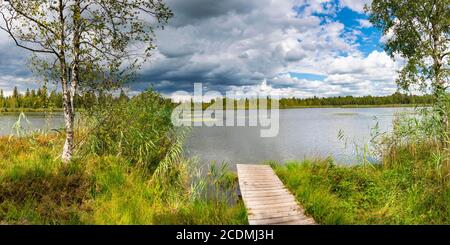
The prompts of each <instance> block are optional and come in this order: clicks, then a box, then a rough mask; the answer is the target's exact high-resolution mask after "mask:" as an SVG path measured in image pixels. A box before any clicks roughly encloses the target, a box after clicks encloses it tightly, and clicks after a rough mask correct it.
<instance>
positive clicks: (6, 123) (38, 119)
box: [0, 112, 64, 136]
mask: <svg viewBox="0 0 450 245" xmlns="http://www.w3.org/2000/svg"><path fill="white" fill-rule="evenodd" d="M24 115H25V117H21V116H20V113H3V114H0V136H2V135H10V134H17V132H18V131H17V130H18V128H17V127H14V125H15V124H16V122H17V121H18V120H19V117H20V125H21V129H19V132H31V131H36V130H39V131H44V132H45V131H49V130H52V129H60V128H62V127H64V118H63V115H62V113H60V112H46V113H43V112H26V113H24Z"/></svg>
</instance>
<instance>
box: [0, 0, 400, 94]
mask: <svg viewBox="0 0 450 245" xmlns="http://www.w3.org/2000/svg"><path fill="white" fill-rule="evenodd" d="M167 3H168V4H169V6H170V7H171V8H172V9H173V11H174V13H175V18H174V19H173V20H172V21H171V24H170V25H169V26H167V27H166V28H165V30H163V31H157V33H156V34H157V44H158V48H157V49H156V51H155V54H154V56H153V57H152V59H151V62H149V63H147V64H145V66H144V67H143V70H142V71H141V78H140V82H139V83H135V84H134V85H133V89H134V90H142V89H143V88H145V87H146V86H148V85H149V82H152V83H153V85H154V87H155V88H156V89H157V90H159V91H161V92H163V93H164V94H166V95H170V94H172V93H173V91H177V90H186V91H192V89H193V83H194V82H203V83H204V84H205V86H207V89H208V90H219V91H221V92H223V91H226V90H228V89H233V90H236V91H238V90H242V91H245V90H258V89H261V88H262V87H264V88H265V89H268V90H270V91H274V92H275V93H279V94H281V95H283V96H298V97H308V96H313V95H316V96H334V95H344V94H351V95H365V94H370V93H372V94H387V93H390V92H392V91H394V90H395V83H394V80H395V76H396V73H395V71H396V69H398V67H399V66H400V65H401V64H400V63H398V62H394V61H392V60H391V59H390V58H389V56H387V55H386V54H385V53H384V52H377V51H374V52H372V53H370V54H369V55H368V56H364V55H363V54H362V53H361V52H360V51H359V50H358V43H357V39H358V37H360V36H361V35H362V33H361V30H360V29H355V28H354V29H351V30H349V28H346V26H345V25H344V24H342V23H340V22H338V21H336V20H334V19H333V16H335V15H336V13H337V11H338V8H339V7H348V8H350V9H352V10H354V11H357V12H360V13H361V12H362V11H363V6H364V4H365V3H370V1H367V0H365V1H361V0H355V1H350V0H340V1H339V3H338V4H336V1H334V0H277V1H272V0H247V1H240V0H229V1H211V0H191V1H180V0H167ZM299 9H300V10H301V11H300V12H298V10H299ZM315 13H321V14H322V15H328V16H327V17H318V16H317V15H315ZM358 21H359V23H360V28H366V27H369V24H370V23H368V22H367V20H358ZM6 38H7V37H5V35H4V34H3V35H2V34H0V47H1V48H2V52H3V53H1V54H0V56H1V57H0V58H3V59H0V65H1V66H2V67H0V81H2V82H3V83H0V86H1V87H3V88H5V90H6V87H7V85H8V83H9V84H10V85H11V82H10V81H7V80H5V79H3V80H1V79H2V76H3V77H5V76H6V75H8V76H10V78H12V77H21V78H23V79H29V78H28V76H29V75H26V74H20V71H22V72H23V71H24V56H17V55H14V53H18V50H20V49H18V48H12V47H13V45H12V44H11V40H9V41H5V40H6ZM4 50H5V51H4ZM5 57H12V58H11V60H13V62H12V63H14V62H15V63H17V65H9V64H10V63H11V62H10V61H8V63H6V62H3V63H2V61H1V60H5ZM21 62H22V63H21ZM14 67H16V68H15V69H17V71H12V70H14ZM289 73H311V74H316V75H321V76H323V77H325V79H324V80H323V81H321V80H307V79H300V78H297V77H291V76H290V75H288V74H289ZM19 80H20V79H18V80H17V81H19ZM262 81H267V82H266V83H265V84H262ZM11 87H12V86H10V89H11ZM179 96H182V95H179Z"/></svg>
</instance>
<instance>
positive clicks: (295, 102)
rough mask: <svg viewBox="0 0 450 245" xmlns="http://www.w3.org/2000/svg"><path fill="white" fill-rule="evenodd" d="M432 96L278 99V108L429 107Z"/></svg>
mask: <svg viewBox="0 0 450 245" xmlns="http://www.w3.org/2000/svg"><path fill="white" fill-rule="evenodd" d="M434 101H435V99H434V97H433V96H432V95H408V94H402V93H399V92H396V93H394V94H392V95H388V96H370V95H368V96H362V97H354V96H337V97H327V98H319V97H315V96H314V97H312V98H305V99H300V98H286V99H280V107H281V108H288V107H296V106H298V107H301V106H345V105H375V106H376V105H408V104H420V105H429V104H432V103H434Z"/></svg>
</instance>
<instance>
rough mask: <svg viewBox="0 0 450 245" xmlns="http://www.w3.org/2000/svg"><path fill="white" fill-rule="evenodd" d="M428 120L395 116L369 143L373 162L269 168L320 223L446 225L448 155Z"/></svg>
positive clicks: (449, 179)
mask: <svg viewBox="0 0 450 245" xmlns="http://www.w3.org/2000/svg"><path fill="white" fill-rule="evenodd" d="M432 120H433V119H429V118H427V117H426V115H425V116H423V117H420V118H419V117H405V116H401V117H399V118H398V119H397V120H396V121H395V122H394V131H393V132H392V134H382V137H379V138H378V139H376V140H374V142H372V143H375V144H376V145H375V147H374V148H373V151H375V152H370V154H373V155H376V156H378V157H379V158H380V162H379V163H378V164H367V160H366V158H365V157H364V158H363V159H362V160H361V163H360V164H357V165H353V166H338V165H336V164H335V163H334V161H333V159H331V158H330V159H327V160H317V161H304V162H289V163H287V164H286V165H279V164H277V163H272V165H273V167H274V169H275V171H276V172H277V174H278V175H279V176H280V178H281V179H282V180H283V182H284V183H285V184H286V185H287V186H288V188H289V189H290V190H291V191H292V192H293V193H294V194H295V196H296V197H297V199H298V200H299V201H300V202H301V203H302V204H303V205H304V207H305V210H306V211H307V212H308V213H309V214H310V215H312V216H313V217H314V218H315V220H316V221H317V222H319V223H322V224H450V167H449V165H450V155H449V151H448V148H446V147H443V146H442V144H441V142H440V137H439V134H438V133H437V132H438V131H435V130H433V128H430V127H434V126H433V123H434V122H433V121H432ZM366 148H367V147H366ZM367 151H368V150H367V149H366V150H365V151H364V152H365V153H364V155H366V154H367Z"/></svg>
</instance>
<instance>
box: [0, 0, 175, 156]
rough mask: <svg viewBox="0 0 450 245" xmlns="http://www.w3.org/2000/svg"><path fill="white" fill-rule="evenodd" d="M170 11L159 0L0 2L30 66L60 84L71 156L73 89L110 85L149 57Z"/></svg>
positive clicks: (5, 21)
mask: <svg viewBox="0 0 450 245" xmlns="http://www.w3.org/2000/svg"><path fill="white" fill-rule="evenodd" d="M171 16H172V12H171V11H170V10H169V9H168V7H167V6H166V5H165V4H164V3H163V2H162V1H161V0H128V1H117V0H103V1H95V0H71V1H63V0H59V1H47V0H36V1H21V0H2V1H0V17H2V22H1V25H0V30H3V31H5V32H6V33H7V34H8V35H9V36H10V37H11V39H12V40H13V41H14V42H15V44H16V45H17V46H18V47H21V48H23V49H25V50H28V51H31V52H32V53H33V55H34V56H33V58H32V62H31V64H32V67H33V68H34V70H35V71H36V72H37V73H39V74H40V75H42V76H44V77H45V78H46V79H48V80H51V81H58V82H59V83H60V84H61V90H62V95H63V96H62V98H63V107H64V110H63V112H64V120H65V126H66V127H65V130H66V135H65V136H66V142H65V144H64V147H63V152H62V160H63V161H64V162H65V163H68V162H69V161H70V160H71V159H72V156H73V150H74V147H75V143H74V118H75V96H76V95H77V92H78V90H82V91H89V90H95V91H98V90H104V89H111V88H115V87H117V86H118V85H120V84H121V82H123V81H127V80H129V79H130V77H131V76H133V75H134V73H135V72H136V70H137V69H139V68H140V66H141V64H142V63H143V62H144V61H146V59H147V58H148V57H149V56H150V54H151V51H152V50H153V49H154V48H155V45H154V32H153V31H154V29H155V28H159V27H162V26H163V25H164V24H166V23H167V21H168V19H169V18H170V17H171Z"/></svg>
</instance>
